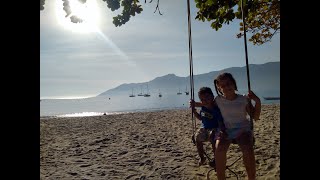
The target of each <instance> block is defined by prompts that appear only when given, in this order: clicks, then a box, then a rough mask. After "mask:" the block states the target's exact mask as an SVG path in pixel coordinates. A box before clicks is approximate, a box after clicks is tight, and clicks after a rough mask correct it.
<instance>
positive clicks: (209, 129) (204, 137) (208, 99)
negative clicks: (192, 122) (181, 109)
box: [190, 87, 223, 166]
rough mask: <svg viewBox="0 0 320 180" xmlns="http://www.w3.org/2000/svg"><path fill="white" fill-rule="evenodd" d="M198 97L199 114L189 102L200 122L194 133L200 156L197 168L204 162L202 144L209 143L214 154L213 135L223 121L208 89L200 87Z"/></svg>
mask: <svg viewBox="0 0 320 180" xmlns="http://www.w3.org/2000/svg"><path fill="white" fill-rule="evenodd" d="M198 96H199V99H200V101H201V103H202V106H201V110H200V113H198V112H197V111H196V109H195V106H194V103H192V102H193V101H191V103H190V105H191V108H192V109H193V113H194V115H195V117H196V118H197V119H199V120H201V127H200V129H199V130H198V132H197V133H196V139H195V141H196V145H197V150H198V154H199V156H200V160H199V166H201V165H203V164H204V163H205V161H206V158H205V157H204V150H203V142H205V141H210V142H211V144H212V149H213V152H214V153H215V133H216V132H218V131H217V128H218V127H219V124H221V123H222V121H223V120H222V116H221V113H220V110H219V108H218V107H217V105H216V104H215V103H214V101H213V100H214V95H213V93H212V91H211V89H210V88H209V87H201V88H200V90H199V92H198ZM220 126H221V125H220Z"/></svg>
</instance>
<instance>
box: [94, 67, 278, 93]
mask: <svg viewBox="0 0 320 180" xmlns="http://www.w3.org/2000/svg"><path fill="white" fill-rule="evenodd" d="M249 70H250V71H249V72H250V84H251V89H252V90H253V91H254V92H256V93H258V94H261V95H263V96H265V97H280V62H268V63H264V64H250V65H249ZM221 72H230V73H231V74H232V75H233V76H234V78H235V79H236V81H237V86H238V90H239V92H247V89H248V88H247V84H248V82H247V73H246V67H245V66H243V67H231V68H226V69H223V70H220V71H211V72H208V73H204V74H197V75H194V76H193V78H194V88H195V92H197V90H198V89H199V88H200V87H202V86H208V87H210V88H212V90H213V91H214V93H215V89H214V86H213V78H214V77H216V76H217V75H218V74H220V73H221ZM189 79H190V78H189V76H187V77H179V76H176V75H175V74H167V75H164V76H161V77H157V78H155V79H153V80H151V81H148V82H143V83H125V84H121V85H119V86H117V87H115V88H113V89H109V90H107V91H105V92H103V93H101V94H99V95H98V96H112V95H121V94H123V95H127V96H129V95H130V94H131V93H132V90H133V91H134V92H140V93H141V91H143V92H147V91H148V92H149V94H154V95H155V96H158V94H159V90H160V91H161V92H162V95H164V94H168V93H170V94H177V93H178V92H179V89H185V88H186V87H189V86H190V81H189ZM185 91H186V92H189V91H190V89H188V88H186V90H185ZM136 95H137V96H138V95H139V94H138V93H137V94H136Z"/></svg>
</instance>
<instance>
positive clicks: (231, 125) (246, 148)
mask: <svg viewBox="0 0 320 180" xmlns="http://www.w3.org/2000/svg"><path fill="white" fill-rule="evenodd" d="M214 85H215V89H216V92H217V94H218V96H217V97H216V98H215V102H216V103H217V105H218V107H219V109H220V110H221V114H222V117H223V119H224V125H225V128H226V130H225V133H224V134H219V137H217V141H216V171H217V176H218V179H220V180H222V179H223V180H224V179H225V170H226V158H227V157H226V153H227V151H228V148H229V146H230V144H231V142H232V141H235V142H236V143H237V144H238V145H239V147H240V149H241V151H242V154H243V162H244V165H245V168H246V171H247V175H248V179H249V180H253V179H255V178H256V165H255V157H254V151H253V144H254V143H253V132H252V126H251V124H250V122H249V120H248V115H251V118H252V120H253V119H254V120H258V119H259V117H260V112H261V102H260V99H259V97H257V96H256V95H255V94H254V93H253V92H252V91H250V92H249V93H248V95H247V96H244V95H240V94H237V93H236V91H237V84H236V81H235V79H234V78H233V76H232V75H231V74H230V73H222V74H220V75H218V77H217V78H216V79H215V80H214ZM251 100H254V101H255V106H253V105H252V104H251Z"/></svg>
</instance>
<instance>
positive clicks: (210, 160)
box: [187, 0, 255, 180]
mask: <svg viewBox="0 0 320 180" xmlns="http://www.w3.org/2000/svg"><path fill="white" fill-rule="evenodd" d="M187 8H188V11H187V12H188V38H189V73H190V91H191V93H190V96H191V100H194V79H193V58H192V37H191V19H190V0H187ZM241 12H242V22H243V29H244V31H243V32H244V46H245V58H246V71H247V80H248V81H247V82H248V91H249V92H250V91H251V87H250V74H249V63H248V51H247V37H246V26H245V25H246V24H245V18H244V13H243V0H241ZM249 103H250V104H251V101H250V100H249ZM249 114H251V112H249ZM191 120H192V134H193V135H192V137H191V139H192V142H193V144H194V145H195V144H196V140H195V129H196V121H195V120H194V115H193V109H192V113H191ZM250 126H251V130H252V132H253V120H252V116H251V115H250ZM232 143H235V142H234V141H233V142H232ZM254 145H255V138H254V134H253V146H254ZM253 148H254V147H253ZM204 155H205V156H206V157H207V158H208V160H209V166H210V167H212V169H210V170H209V171H208V172H207V180H209V174H210V172H211V171H212V170H216V169H215V161H214V158H213V159H211V158H210V157H209V156H208V155H207V153H206V152H205V150H204ZM241 158H242V155H241V156H240V157H239V158H238V159H236V160H235V161H234V162H233V163H232V164H230V165H227V166H226V169H228V170H229V171H230V172H231V173H233V174H234V175H235V176H236V178H237V179H238V175H237V174H236V173H235V172H234V171H232V170H231V169H230V167H231V166H233V164H235V163H236V162H237V161H238V160H240V159H241Z"/></svg>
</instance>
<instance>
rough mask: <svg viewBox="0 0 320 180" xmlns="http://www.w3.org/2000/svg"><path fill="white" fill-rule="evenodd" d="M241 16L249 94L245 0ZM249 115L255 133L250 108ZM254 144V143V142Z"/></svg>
mask: <svg viewBox="0 0 320 180" xmlns="http://www.w3.org/2000/svg"><path fill="white" fill-rule="evenodd" d="M241 14H242V23H243V40H244V49H245V55H246V70H247V80H248V92H250V91H251V87H250V73H249V72H250V71H249V60H248V49H247V33H246V22H245V17H244V12H243V0H241ZM249 104H250V105H251V100H249ZM249 114H250V116H249V117H250V126H251V130H252V133H253V119H252V112H251V108H249ZM253 142H254V141H253Z"/></svg>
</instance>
